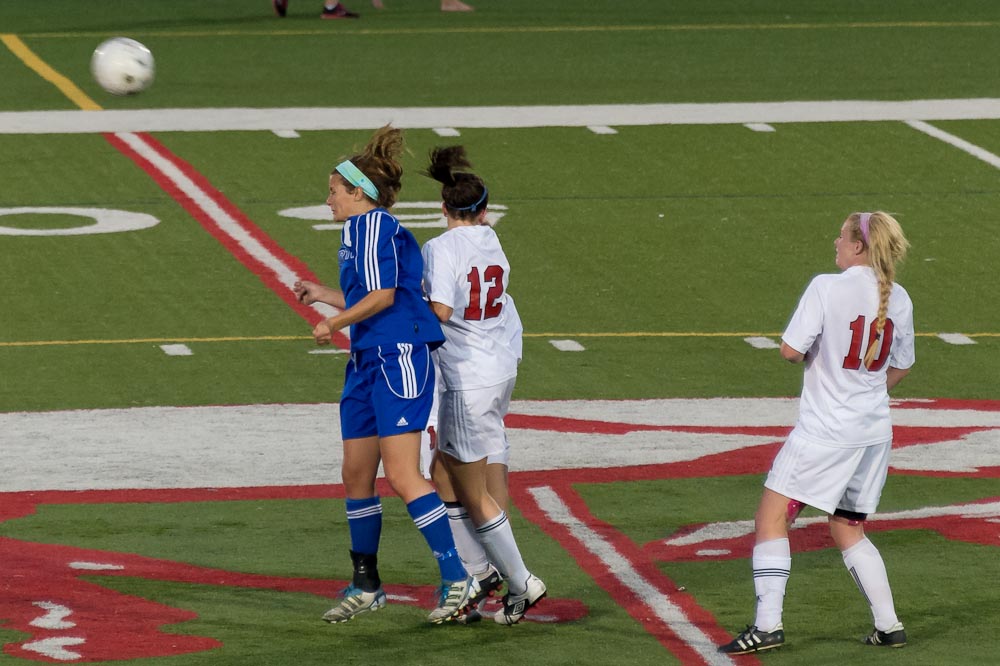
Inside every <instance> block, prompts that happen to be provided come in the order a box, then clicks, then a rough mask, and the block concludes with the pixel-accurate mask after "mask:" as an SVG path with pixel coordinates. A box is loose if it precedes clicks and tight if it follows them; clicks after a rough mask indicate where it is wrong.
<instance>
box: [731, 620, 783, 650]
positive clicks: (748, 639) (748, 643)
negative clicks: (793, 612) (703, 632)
mask: <svg viewBox="0 0 1000 666" xmlns="http://www.w3.org/2000/svg"><path fill="white" fill-rule="evenodd" d="M784 644H785V631H784V629H782V627H781V625H780V624H779V625H778V626H777V627H775V629H774V631H760V630H759V629H757V627H749V626H748V627H747V628H746V630H744V631H743V633H741V634H740V635H739V636H737V637H736V638H734V639H733V640H731V641H730V642H728V643H726V644H725V645H720V646H719V652H722V653H723V654H750V653H751V652H760V651H761V650H770V649H772V648H776V647H781V646H782V645H784Z"/></svg>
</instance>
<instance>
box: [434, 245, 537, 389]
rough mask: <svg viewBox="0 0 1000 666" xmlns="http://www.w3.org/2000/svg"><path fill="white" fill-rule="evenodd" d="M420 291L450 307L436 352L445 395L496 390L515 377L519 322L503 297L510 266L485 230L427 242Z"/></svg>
mask: <svg viewBox="0 0 1000 666" xmlns="http://www.w3.org/2000/svg"><path fill="white" fill-rule="evenodd" d="M423 255H424V292H425V294H426V295H427V297H428V299H430V300H431V301H436V302H438V303H441V304H442V305H447V306H448V307H450V308H452V310H453V312H452V315H451V319H449V320H448V321H447V322H445V323H444V324H443V325H442V326H441V328H442V329H443V330H444V336H445V343H444V345H442V346H441V347H440V348H439V349H438V350H437V357H438V363H439V366H440V368H441V379H442V380H443V383H444V387H445V388H446V389H450V390H464V389H474V388H486V387H488V386H496V385H498V384H501V383H503V382H505V381H507V380H509V379H511V378H512V377H516V376H517V364H518V362H519V361H520V360H521V330H522V329H521V318H520V317H519V316H518V314H517V309H516V308H515V307H514V299H512V298H511V297H510V294H508V293H507V284H508V280H509V279H510V264H509V263H508V262H507V257H506V255H504V252H503V248H502V247H500V239H499V238H497V235H496V232H494V231H493V229H492V228H491V227H488V226H486V225H473V226H461V227H455V228H453V229H449V230H448V231H445V232H444V233H443V234H441V235H440V236H438V237H437V238H432V239H431V240H429V241H427V243H426V244H425V245H424V248H423Z"/></svg>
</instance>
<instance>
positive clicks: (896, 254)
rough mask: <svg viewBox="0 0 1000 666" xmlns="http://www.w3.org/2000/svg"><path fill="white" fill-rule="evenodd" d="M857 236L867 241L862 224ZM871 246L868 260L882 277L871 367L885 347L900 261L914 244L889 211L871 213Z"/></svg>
mask: <svg viewBox="0 0 1000 666" xmlns="http://www.w3.org/2000/svg"><path fill="white" fill-rule="evenodd" d="M857 235H858V238H859V239H860V240H862V241H863V240H864V239H863V238H861V230H860V225H859V227H858V230H857ZM867 245H868V261H869V264H870V265H871V267H872V269H873V270H874V271H875V277H876V278H877V279H878V320H877V322H876V324H875V337H874V338H873V339H872V340H870V341H869V342H868V350H867V351H866V352H865V367H866V368H870V367H871V366H872V363H873V362H874V361H875V356H876V355H877V353H878V350H879V348H880V346H881V345H880V342H881V341H882V333H883V331H884V330H885V320H886V314H887V313H888V310H889V295H890V294H891V293H892V284H893V282H895V280H896V264H897V263H899V262H900V261H902V260H903V258H904V257H905V256H906V250H907V249H908V248H909V247H910V243H909V241H907V240H906V236H904V235H903V229H902V227H900V226H899V222H897V221H896V219H895V218H893V217H892V216H891V215H889V214H888V213H884V212H882V211H876V212H874V213H872V214H871V218H869V221H868V241H867Z"/></svg>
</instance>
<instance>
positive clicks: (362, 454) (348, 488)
mask: <svg viewBox="0 0 1000 666" xmlns="http://www.w3.org/2000/svg"><path fill="white" fill-rule="evenodd" d="M378 465H379V449H378V438H377V437H366V438H358V439H349V440H344V464H343V468H342V473H343V480H344V490H345V494H346V496H347V497H346V500H345V505H346V510H347V526H348V530H349V532H350V535H351V551H350V552H351V563H352V565H353V569H354V572H353V574H352V578H351V584H350V586H348V587H347V589H345V590H344V592H343V595H342V596H343V599H342V600H341V602H340V603H339V604H337V605H336V606H334V607H333V608H331V609H330V610H329V611H327V613H326V614H325V615H324V616H323V619H324V620H326V621H327V622H345V621H347V620H350V619H351V618H353V617H354V616H356V615H359V614H361V613H364V612H367V611H373V610H378V609H379V608H381V607H382V606H384V605H385V602H386V597H385V593H384V592H383V591H382V581H381V578H380V577H379V573H378V546H379V540H380V537H381V534H382V504H381V501H380V499H379V497H378V495H377V494H376V493H375V475H376V473H377V471H378Z"/></svg>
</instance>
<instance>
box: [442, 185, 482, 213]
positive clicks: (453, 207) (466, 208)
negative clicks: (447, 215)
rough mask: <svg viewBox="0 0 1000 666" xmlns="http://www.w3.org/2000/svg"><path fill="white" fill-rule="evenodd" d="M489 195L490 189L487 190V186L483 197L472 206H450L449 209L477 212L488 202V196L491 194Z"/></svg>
mask: <svg viewBox="0 0 1000 666" xmlns="http://www.w3.org/2000/svg"><path fill="white" fill-rule="evenodd" d="M489 193H490V191H489V190H488V189H486V186H485V185H483V196H481V197H479V201H477V202H476V203H474V204H472V205H471V206H463V207H462V208H458V207H457V206H449V208H451V209H452V210H476V208H478V207H479V204H481V203H483V202H484V201H486V195H487V194H489Z"/></svg>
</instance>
